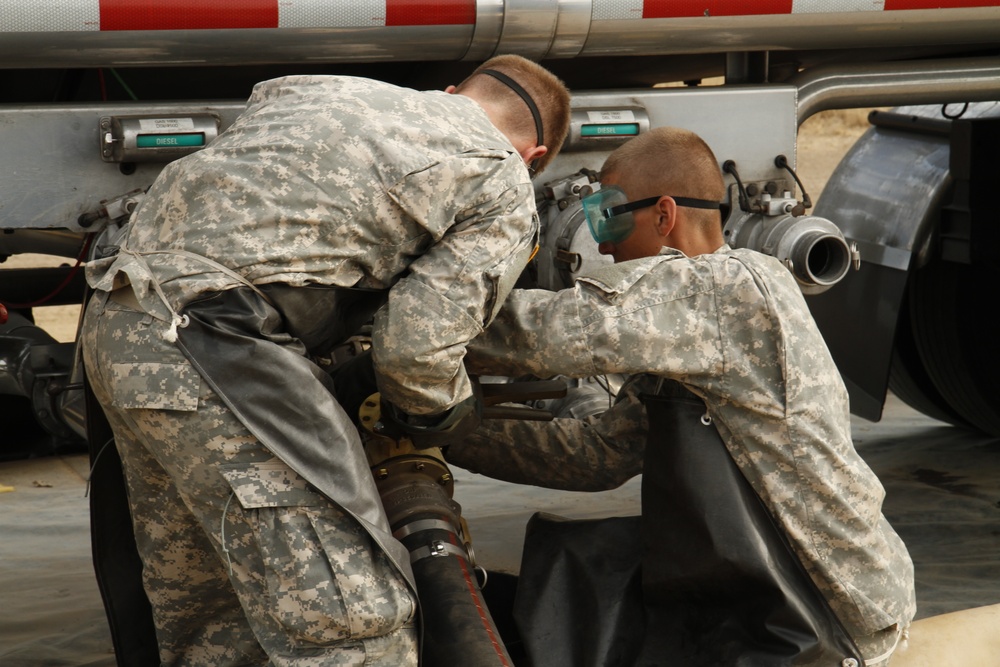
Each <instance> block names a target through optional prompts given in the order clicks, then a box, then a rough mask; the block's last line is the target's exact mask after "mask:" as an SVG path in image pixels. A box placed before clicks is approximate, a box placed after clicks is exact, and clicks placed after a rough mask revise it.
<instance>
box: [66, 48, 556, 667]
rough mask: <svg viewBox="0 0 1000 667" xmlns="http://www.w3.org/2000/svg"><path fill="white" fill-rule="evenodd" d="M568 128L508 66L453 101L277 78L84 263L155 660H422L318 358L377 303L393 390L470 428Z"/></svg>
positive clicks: (551, 81) (178, 166) (88, 339)
mask: <svg viewBox="0 0 1000 667" xmlns="http://www.w3.org/2000/svg"><path fill="white" fill-rule="evenodd" d="M447 93H455V94H447ZM568 123H569V95H568V92H567V91H566V89H565V87H564V86H563V85H562V83H561V82H560V81H559V80H558V79H557V78H555V77H554V76H553V75H552V74H551V73H549V72H548V71H546V70H545V69H543V68H541V67H539V66H537V65H535V64H534V63H531V62H529V61H527V60H525V59H523V58H520V57H516V56H500V57H497V58H495V59H492V60H490V61H488V62H486V63H485V64H484V65H482V66H481V67H480V68H478V69H477V70H476V71H475V72H474V73H473V74H472V75H471V76H470V77H469V78H467V79H466V80H465V81H463V82H462V83H461V84H460V85H459V86H458V87H457V88H456V87H449V88H448V90H447V91H444V92H418V91H414V90H409V89H405V88H399V87H396V86H392V85H388V84H385V83H381V82H378V81H372V80H366V79H358V78H351V77H339V76H290V77H285V78H281V79H275V80H271V81H265V82H262V83H260V84H258V85H257V86H256V87H255V88H254V90H253V94H252V95H251V97H250V99H249V101H248V102H247V106H246V110H245V111H244V112H243V114H242V115H241V116H240V117H239V118H238V119H237V120H236V121H235V122H234V123H233V125H232V126H231V127H230V128H228V129H227V130H226V131H225V132H223V133H222V134H221V135H220V136H219V137H218V139H217V140H215V141H214V142H213V143H212V145H211V146H209V147H207V148H206V149H204V150H202V151H199V152H197V153H194V154H192V155H190V156H187V157H185V158H182V159H180V160H177V161H176V162H173V163H171V164H169V165H167V166H166V167H165V168H164V170H163V172H162V174H161V175H160V176H159V178H158V179H157V180H156V182H155V183H154V184H153V185H152V187H151V188H150V190H149V192H148V195H147V197H146V199H145V200H144V202H143V203H142V204H141V206H140V207H139V209H138V210H137V211H136V213H135V215H134V216H133V219H132V220H131V223H130V226H129V229H128V232H127V236H126V237H125V239H124V241H123V242H122V244H121V247H120V251H119V252H118V254H117V255H116V256H114V257H109V258H107V259H104V260H100V261H97V262H95V263H92V265H90V266H89V267H88V276H89V280H90V284H91V285H92V286H93V287H94V288H95V289H96V290H97V291H96V294H95V296H94V298H93V299H92V301H91V303H90V304H89V306H88V308H87V311H86V316H85V322H84V325H83V334H82V342H83V348H84V354H85V365H86V370H87V373H88V379H89V382H90V384H91V385H92V386H93V392H94V395H95V396H96V398H97V399H98V400H99V402H100V404H101V406H102V408H103V410H104V412H105V413H106V415H107V418H108V420H109V422H110V425H111V427H112V429H113V432H114V436H115V443H116V445H117V448H118V450H119V452H120V454H121V459H122V461H123V466H124V472H125V477H126V482H127V488H128V494H129V500H130V505H131V511H132V517H133V522H134V528H135V533H136V540H137V543H138V547H139V553H140V557H141V559H142V563H143V578H144V587H145V590H146V593H147V595H148V597H149V600H150V602H151V603H152V609H153V616H154V621H155V626H156V632H157V641H158V644H159V652H160V659H161V661H162V664H164V665H205V666H209V665H211V666H213V667H215V666H219V665H230V664H231V665H235V664H239V665H250V664H255V665H264V664H272V665H288V666H291V665H310V666H318V665H355V664H356V665H362V664H364V665H375V664H379V665H392V666H393V667H396V666H398V665H414V664H416V661H417V632H416V629H415V627H414V623H415V621H414V619H415V608H416V597H415V595H414V590H413V585H412V573H411V571H410V568H409V562H408V559H407V554H406V552H405V549H403V547H402V545H401V544H399V543H398V542H397V541H396V540H394V539H393V538H392V536H391V534H390V533H389V530H388V526H387V525H386V521H385V516H384V512H383V511H382V508H381V505H380V502H379V499H378V496H377V493H376V491H375V488H374V484H373V482H372V479H371V474H370V472H369V470H368V466H367V462H366V460H365V457H364V454H363V452H362V451H361V448H360V442H359V440H358V435H357V432H356V430H355V429H354V427H353V425H352V424H351V421H350V420H349V419H348V418H347V416H346V415H345V413H344V411H343V409H341V407H340V405H339V404H338V401H337V399H336V398H335V397H334V395H333V393H332V391H333V387H332V382H331V380H330V378H329V376H328V375H327V374H326V373H325V372H324V371H323V370H322V369H321V368H320V366H319V365H318V364H317V358H320V357H322V356H323V355H325V354H327V353H328V352H329V350H330V349H331V348H332V347H333V346H335V345H337V344H339V343H341V342H343V341H344V340H345V339H346V338H347V337H349V336H350V335H352V334H353V333H355V331H354V329H355V328H356V326H358V325H360V324H361V323H364V322H366V321H367V320H368V318H369V317H370V316H371V315H372V313H373V312H375V311H376V310H377V311H378V312H377V314H375V316H374V325H373V335H372V338H373V353H374V354H373V356H374V360H375V366H376V371H377V372H378V374H379V380H380V383H381V387H380V388H381V391H382V394H383V396H384V397H385V398H386V399H387V400H388V401H390V402H391V403H392V405H393V406H394V407H395V408H396V409H397V410H398V411H399V414H401V415H403V419H404V421H405V420H406V419H410V418H412V419H413V420H415V421H419V422H420V423H421V424H422V425H427V424H434V423H435V422H437V421H442V420H446V419H447V420H449V421H450V422H454V421H456V420H460V418H461V417H462V416H463V414H464V411H468V409H469V405H470V400H469V397H470V396H471V385H470V381H469V378H468V376H467V375H466V374H465V371H464V369H463V366H462V358H463V356H464V352H465V346H466V344H467V343H468V341H469V340H471V339H472V338H474V337H475V336H477V335H478V334H479V333H481V331H482V330H483V328H484V327H485V326H487V325H488V324H489V323H490V322H491V321H492V319H493V317H494V315H495V313H496V312H497V310H498V308H499V305H500V304H501V303H502V302H503V300H504V298H505V297H506V295H507V293H508V292H509V290H510V287H511V286H512V285H513V283H514V280H515V279H516V277H517V276H518V275H519V274H520V272H521V270H522V268H523V267H524V266H525V264H526V263H527V261H528V258H529V256H530V254H531V252H532V250H533V248H534V247H535V245H536V237H537V234H538V219H537V215H536V212H535V205H534V192H533V188H532V186H531V182H530V175H529V170H528V168H527V166H529V165H530V167H531V168H532V169H534V170H538V171H540V170H541V169H542V168H544V166H545V165H546V164H547V163H548V161H550V160H551V159H552V158H553V157H554V156H555V154H556V153H557V152H558V151H559V148H560V146H561V144H562V140H563V137H564V136H565V134H566V131H567V127H568ZM456 411H458V413H459V414H456Z"/></svg>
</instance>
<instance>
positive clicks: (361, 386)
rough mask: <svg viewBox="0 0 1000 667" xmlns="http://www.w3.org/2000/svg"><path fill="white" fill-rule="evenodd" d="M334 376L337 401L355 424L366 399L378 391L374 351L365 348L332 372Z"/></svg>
mask: <svg viewBox="0 0 1000 667" xmlns="http://www.w3.org/2000/svg"><path fill="white" fill-rule="evenodd" d="M330 375H331V377H333V386H334V391H335V392H336V395H337V402H339V403H340V405H341V407H343V408H344V411H345V412H347V416H348V417H350V418H351V421H353V422H354V423H355V424H357V423H358V421H359V419H358V411H359V410H360V409H361V404H362V403H364V402H365V399H366V398H368V397H369V396H371V395H372V394H374V393H376V392H377V391H378V384H377V383H376V381H375V366H374V365H373V363H372V351H371V350H365V351H364V352H362V353H361V354H359V355H357V356H356V357H353V358H351V359H349V360H347V361H345V362H344V363H342V364H341V365H340V366H338V367H337V368H336V369H335V370H334V371H333V372H331V373H330Z"/></svg>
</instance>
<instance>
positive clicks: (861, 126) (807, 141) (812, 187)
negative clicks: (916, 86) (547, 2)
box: [0, 109, 869, 342]
mask: <svg viewBox="0 0 1000 667" xmlns="http://www.w3.org/2000/svg"><path fill="white" fill-rule="evenodd" d="M868 112H869V110H868V109H850V110H834V111H824V112H821V113H818V114H816V115H814V116H812V117H811V118H809V119H808V120H806V122H805V123H803V124H802V127H801V128H800V129H799V142H798V159H797V166H798V169H797V171H798V174H799V178H800V179H802V182H803V183H804V184H805V186H806V191H807V192H808V193H809V195H810V196H811V197H812V200H813V201H814V202H816V201H818V200H819V196H820V194H821V193H822V191H823V186H824V185H825V184H826V181H827V178H829V176H830V174H831V173H832V172H833V170H834V168H836V166H837V163H838V162H839V161H840V159H841V157H842V156H843V155H844V153H846V152H847V150H848V149H849V148H850V147H851V145H852V144H853V143H854V142H855V140H857V138H858V137H859V136H861V134H862V133H863V132H864V131H865V130H866V129H867V128H868V120H867V118H868ZM68 261H69V260H67V259H65V258H58V257H46V256H44V255H19V256H16V257H12V258H10V259H9V260H7V262H5V263H4V264H3V265H2V266H0V268H18V267H27V266H59V265H60V264H63V263H66V262H68ZM79 314H80V309H79V307H78V306H53V307H49V308H37V309H36V310H35V319H36V322H37V323H38V325H39V326H40V327H42V328H43V329H45V330H46V331H47V332H48V333H49V334H50V335H51V336H52V337H53V338H55V339H56V340H58V341H61V342H68V341H71V340H73V339H74V337H75V334H76V326H77V320H78V318H79Z"/></svg>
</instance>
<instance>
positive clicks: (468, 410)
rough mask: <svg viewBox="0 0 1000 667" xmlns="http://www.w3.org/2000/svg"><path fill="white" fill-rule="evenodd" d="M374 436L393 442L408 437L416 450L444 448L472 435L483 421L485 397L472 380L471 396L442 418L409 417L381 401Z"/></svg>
mask: <svg viewBox="0 0 1000 667" xmlns="http://www.w3.org/2000/svg"><path fill="white" fill-rule="evenodd" d="M381 413H382V414H381V419H380V424H379V425H378V426H377V427H376V428H375V432H376V433H378V434H380V435H387V436H389V437H392V438H399V437H402V436H406V437H409V438H410V441H411V442H413V446H414V447H415V448H417V449H427V448H429V447H445V446H447V445H450V444H451V443H453V442H456V441H458V440H460V439H462V438H464V437H467V436H468V435H470V434H471V433H472V432H473V431H475V430H476V428H477V427H478V426H479V422H480V421H482V418H483V395H482V391H481V390H480V388H479V383H478V382H476V381H475V379H473V382H472V396H469V398H467V399H465V400H464V401H462V402H461V403H458V404H457V405H455V406H454V407H452V408H451V409H450V410H448V411H447V412H444V413H442V414H439V415H408V414H406V413H405V412H403V411H402V410H400V409H399V408H397V407H396V406H395V405H393V404H392V403H390V402H389V401H387V400H385V399H384V398H383V399H382V405H381Z"/></svg>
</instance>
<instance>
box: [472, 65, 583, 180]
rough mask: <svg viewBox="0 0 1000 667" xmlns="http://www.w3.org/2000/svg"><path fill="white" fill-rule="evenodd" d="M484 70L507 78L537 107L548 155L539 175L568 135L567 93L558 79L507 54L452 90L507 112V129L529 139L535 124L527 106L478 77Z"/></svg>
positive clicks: (491, 80) (494, 82)
mask: <svg viewBox="0 0 1000 667" xmlns="http://www.w3.org/2000/svg"><path fill="white" fill-rule="evenodd" d="M484 69H490V70H495V71H497V72H500V73H502V74H506V75H507V76H509V77H510V78H511V79H513V80H514V81H516V82H517V83H518V85H520V86H521V87H522V88H523V89H524V90H525V92H527V93H528V95H529V96H531V99H532V100H533V101H534V103H535V106H537V107H538V113H539V115H540V116H541V118H542V135H543V136H542V139H543V143H544V145H545V146H546V147H547V148H548V152H547V153H546V154H545V155H543V156H542V157H541V158H540V159H539V161H538V168H537V171H538V172H541V171H542V170H543V169H544V168H545V166H546V165H548V164H549V163H550V162H551V161H552V159H553V158H555V156H556V155H557V154H558V153H559V150H560V149H561V148H562V145H563V141H564V140H565V139H566V134H567V133H568V132H569V116H570V109H569V98H570V95H569V90H568V89H567V88H566V85H565V84H564V83H563V82H562V80H560V79H559V77H557V76H556V75H555V74H553V73H552V72H550V71H549V70H547V69H545V68H544V67H542V66H541V65H539V64H538V63H535V62H532V61H531V60H528V59H527V58H523V57H521V56H517V55H511V54H507V55H502V56H495V57H493V58H490V59H489V60H487V61H486V62H484V63H483V64H482V65H480V66H479V67H477V68H476V69H475V71H473V72H472V74H470V75H469V76H468V77H466V79H465V80H464V81H462V83H460V84H459V85H458V86H457V87H456V91H455V92H458V93H461V92H470V91H473V90H474V91H475V93H476V95H477V96H479V97H481V98H482V99H484V100H487V101H489V102H492V103H496V104H499V105H502V106H504V107H506V108H508V109H510V110H511V113H509V114H507V115H506V117H505V121H507V122H508V123H509V127H510V129H511V130H513V131H515V132H517V133H518V134H524V135H525V136H529V137H534V136H535V122H534V118H533V117H532V115H531V113H530V112H529V111H528V108H527V105H526V104H525V102H524V101H523V100H522V99H521V97H520V96H519V95H518V94H517V93H516V92H514V91H513V90H511V88H510V87H508V86H507V85H505V84H504V83H502V82H501V81H499V80H497V79H495V78H493V77H492V76H488V75H485V74H482V73H481V72H482V70H484ZM522 111H523V113H522Z"/></svg>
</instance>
